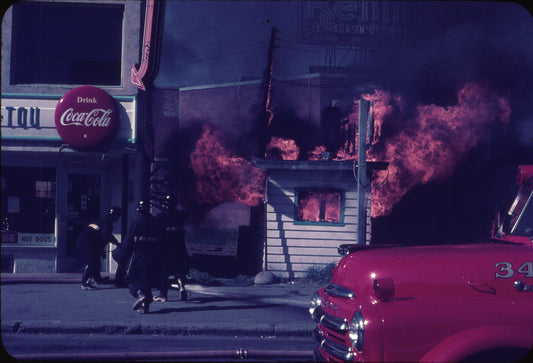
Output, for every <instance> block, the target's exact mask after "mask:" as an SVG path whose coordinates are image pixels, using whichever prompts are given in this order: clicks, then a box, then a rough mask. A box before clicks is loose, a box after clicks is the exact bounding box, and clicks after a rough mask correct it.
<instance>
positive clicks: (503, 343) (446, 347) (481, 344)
mask: <svg viewBox="0 0 533 363" xmlns="http://www.w3.org/2000/svg"><path fill="white" fill-rule="evenodd" d="M532 347H533V330H532V329H526V328H524V327H513V326H502V325H487V326H482V327H477V328H473V329H469V330H465V331H462V332H460V333H457V334H455V335H452V336H450V337H448V338H447V339H445V340H443V341H442V342H441V343H440V344H438V345H437V346H435V347H434V348H433V349H431V350H430V351H429V352H428V353H426V354H425V355H424V356H423V357H422V359H421V360H420V361H421V362H458V361H461V360H463V359H465V358H467V357H470V356H472V355H474V354H479V353H481V352H484V351H489V350H490V351H491V352H494V351H496V350H498V349H500V348H501V349H502V350H503V349H509V348H516V349H518V350H520V351H522V350H524V351H525V352H526V353H527V352H529V351H530V350H531V348H532ZM524 354H525V353H524Z"/></svg>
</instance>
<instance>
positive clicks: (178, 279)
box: [154, 195, 189, 302]
mask: <svg viewBox="0 0 533 363" xmlns="http://www.w3.org/2000/svg"><path fill="white" fill-rule="evenodd" d="M176 204H177V203H176V200H175V198H174V197H173V196H171V195H167V196H166V197H165V199H164V201H163V204H162V206H161V207H162V212H161V213H160V214H159V216H158V217H159V218H158V219H159V221H160V222H161V224H162V226H163V228H164V238H163V243H162V245H161V250H160V263H161V271H160V281H159V295H158V296H157V297H156V298H155V299H154V300H155V301H161V302H165V301H167V300H168V288H169V285H170V283H169V280H168V278H169V277H170V276H172V275H173V276H174V282H173V283H172V286H176V287H177V288H178V289H179V291H180V296H181V300H187V290H185V281H186V280H185V279H186V277H187V273H188V272H189V256H188V255H187V249H186V247H185V228H184V224H185V220H186V218H187V214H186V212H184V211H182V210H180V211H178V210H176Z"/></svg>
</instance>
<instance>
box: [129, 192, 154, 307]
mask: <svg viewBox="0 0 533 363" xmlns="http://www.w3.org/2000/svg"><path fill="white" fill-rule="evenodd" d="M137 212H138V213H139V215H138V217H137V218H136V219H135V220H134V221H133V222H132V223H131V225H130V228H129V230H128V233H127V234H126V239H125V241H124V244H125V245H124V246H125V248H126V251H127V254H128V256H131V257H130V260H129V265H128V269H127V273H126V282H127V283H128V289H129V292H130V294H131V295H132V296H133V297H135V298H136V300H135V303H134V304H133V306H132V309H133V310H135V311H137V312H139V313H144V314H146V313H148V312H149V310H150V304H151V303H152V301H153V295H152V286H153V285H154V284H156V281H157V278H158V277H159V275H158V268H157V251H158V249H159V246H158V245H159V243H160V241H161V238H162V237H163V232H162V228H161V225H160V224H159V222H158V221H157V220H156V219H155V218H154V217H153V216H152V214H151V213H150V205H149V203H148V202H146V201H140V202H139V204H138V206H137Z"/></svg>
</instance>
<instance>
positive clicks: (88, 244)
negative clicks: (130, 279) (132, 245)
mask: <svg viewBox="0 0 533 363" xmlns="http://www.w3.org/2000/svg"><path fill="white" fill-rule="evenodd" d="M120 214H121V209H120V208H118V207H113V208H111V209H110V210H109V212H108V213H107V214H106V215H105V216H104V217H102V218H100V219H99V220H97V221H96V222H93V223H91V224H89V225H88V226H87V227H85V228H84V229H83V231H82V232H81V233H80V236H79V237H78V240H77V241H76V248H75V250H74V256H75V257H76V258H77V259H78V260H79V261H80V262H81V263H82V264H83V269H82V273H81V288H82V289H84V290H96V289H98V285H97V283H96V282H97V281H99V280H101V278H100V269H101V267H102V261H101V260H100V259H101V258H104V257H105V248H106V246H107V244H108V243H113V244H118V241H117V239H116V238H115V236H114V235H113V223H115V222H117V221H118V220H119V218H120Z"/></svg>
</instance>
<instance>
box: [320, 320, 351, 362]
mask: <svg viewBox="0 0 533 363" xmlns="http://www.w3.org/2000/svg"><path fill="white" fill-rule="evenodd" d="M314 336H315V339H316V341H317V343H318V348H317V349H316V350H315V353H314V355H315V357H320V361H321V362H324V361H326V362H327V361H334V362H347V361H350V360H352V359H353V353H352V350H351V348H349V347H347V346H345V345H343V344H340V343H337V342H335V341H333V340H331V339H328V338H327V337H326V335H325V334H324V333H323V332H322V331H320V329H318V328H317V329H315V331H314ZM322 351H324V352H325V353H327V355H324V354H323V353H322ZM330 357H331V358H330Z"/></svg>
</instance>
